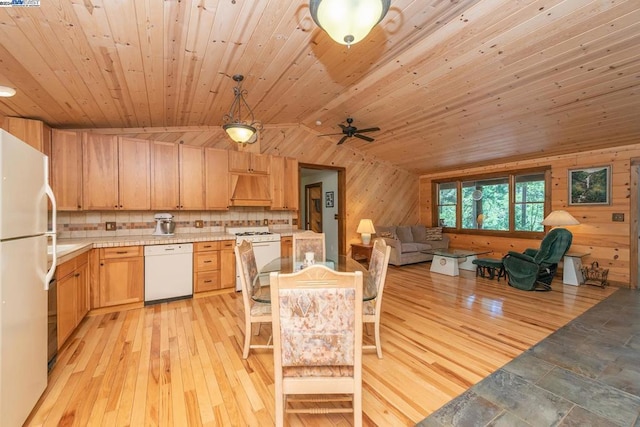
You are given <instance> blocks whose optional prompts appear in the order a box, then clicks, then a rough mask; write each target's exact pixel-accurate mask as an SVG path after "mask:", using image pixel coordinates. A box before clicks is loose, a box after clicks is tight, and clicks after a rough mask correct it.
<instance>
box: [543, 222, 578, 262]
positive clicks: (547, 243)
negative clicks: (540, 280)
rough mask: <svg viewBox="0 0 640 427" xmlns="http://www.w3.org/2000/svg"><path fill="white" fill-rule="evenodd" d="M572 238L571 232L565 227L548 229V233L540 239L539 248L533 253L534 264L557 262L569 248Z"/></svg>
mask: <svg viewBox="0 0 640 427" xmlns="http://www.w3.org/2000/svg"><path fill="white" fill-rule="evenodd" d="M572 239H573V236H572V235H571V232H570V231H569V230H567V229H565V228H554V229H553V230H551V231H549V234H547V235H546V236H545V237H544V239H542V243H540V249H539V250H538V252H537V253H536V255H535V258H534V260H535V262H536V264H557V263H558V262H560V260H561V259H562V257H563V256H564V254H565V253H567V251H568V250H569V247H570V246H571V241H572Z"/></svg>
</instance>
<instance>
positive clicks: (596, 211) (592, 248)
mask: <svg viewBox="0 0 640 427" xmlns="http://www.w3.org/2000/svg"><path fill="white" fill-rule="evenodd" d="M634 159H640V144H636V145H630V146H624V147H620V148H615V149H604V150H594V151H586V152H582V153H576V154H571V155H563V156H554V157H544V158H540V159H537V160H531V161H522V162H512V163H506V164H502V165H496V166H487V167H483V168H474V169H463V170H460V171H456V172H446V173H438V174H433V175H424V176H421V177H420V202H419V203H420V221H421V222H424V223H425V224H430V223H431V221H432V207H431V197H432V193H431V192H432V180H434V179H440V178H453V177H461V176H468V175H476V174H481V173H487V172H498V171H508V170H517V169H521V168H529V167H537V166H547V165H548V166H551V174H552V181H553V182H552V194H551V199H552V210H556V209H564V210H566V211H568V212H569V213H571V214H572V215H573V216H574V217H576V219H578V221H580V225H576V226H571V227H567V228H568V229H569V230H570V231H571V232H572V233H573V243H572V245H571V248H570V250H571V251H572V252H581V253H587V252H588V253H590V255H589V256H588V257H585V258H583V264H590V263H591V262H593V261H598V263H599V265H600V267H604V268H608V269H609V281H610V282H611V284H612V285H616V286H630V283H632V287H635V281H631V282H630V279H631V277H632V272H633V275H635V274H637V270H636V267H635V266H634V265H632V264H634V263H636V260H635V259H630V256H631V250H630V245H631V237H630V235H631V234H632V233H633V234H636V233H637V226H635V225H634V224H636V223H637V218H631V214H634V215H637V213H636V209H632V206H631V201H632V200H637V197H635V196H634V197H632V196H631V191H632V190H633V191H637V188H636V186H635V185H634V184H632V183H633V182H634V180H633V179H632V177H631V166H630V165H631V162H632V161H633V160H634ZM602 165H611V166H612V171H611V173H612V185H611V187H612V194H611V205H609V206H569V204H568V197H569V190H568V169H573V168H579V167H591V166H602ZM614 212H615V213H623V214H624V222H613V221H612V219H611V214H612V213H614ZM449 237H450V238H451V247H453V248H490V249H491V250H493V254H491V255H490V256H491V257H494V258H499V257H502V256H503V255H504V254H506V253H507V252H508V251H510V250H514V251H522V250H524V249H525V248H528V247H533V248H536V247H538V246H539V245H540V240H532V239H513V238H501V237H489V236H478V235H468V234H450V235H449ZM633 238H634V239H636V238H637V236H635V237H633Z"/></svg>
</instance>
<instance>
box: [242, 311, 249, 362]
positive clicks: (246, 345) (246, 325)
mask: <svg viewBox="0 0 640 427" xmlns="http://www.w3.org/2000/svg"><path fill="white" fill-rule="evenodd" d="M250 346H251V322H250V321H249V320H247V321H246V322H245V323H244V349H243V350H242V358H243V359H246V358H247V357H249V347H250Z"/></svg>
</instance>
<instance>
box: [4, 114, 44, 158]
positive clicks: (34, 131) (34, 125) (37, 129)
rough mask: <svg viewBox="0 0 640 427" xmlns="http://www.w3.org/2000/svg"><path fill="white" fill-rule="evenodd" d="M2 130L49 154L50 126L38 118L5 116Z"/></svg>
mask: <svg viewBox="0 0 640 427" xmlns="http://www.w3.org/2000/svg"><path fill="white" fill-rule="evenodd" d="M3 127H4V130H6V131H7V132H9V133H10V134H12V135H14V136H16V137H18V138H20V139H21V140H23V141H24V142H26V143H27V144H29V145H31V146H32V147H34V148H35V149H36V150H39V151H40V152H42V153H44V154H46V155H49V154H50V151H49V150H50V147H51V128H50V127H49V126H47V125H46V124H45V123H44V122H42V121H40V120H31V119H23V118H21V117H7V118H5V120H4V125H3Z"/></svg>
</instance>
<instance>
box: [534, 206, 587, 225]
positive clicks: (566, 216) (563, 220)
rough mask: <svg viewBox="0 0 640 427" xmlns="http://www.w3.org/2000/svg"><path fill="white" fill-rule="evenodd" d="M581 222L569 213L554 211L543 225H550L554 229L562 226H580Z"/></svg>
mask: <svg viewBox="0 0 640 427" xmlns="http://www.w3.org/2000/svg"><path fill="white" fill-rule="evenodd" d="M578 224H580V221H578V220H577V219H575V218H574V217H573V215H571V214H570V213H569V212H567V211H563V210H559V211H553V212H551V213H550V214H549V215H547V217H546V218H545V219H544V220H543V221H542V225H549V226H552V227H557V226H562V225H578Z"/></svg>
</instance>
